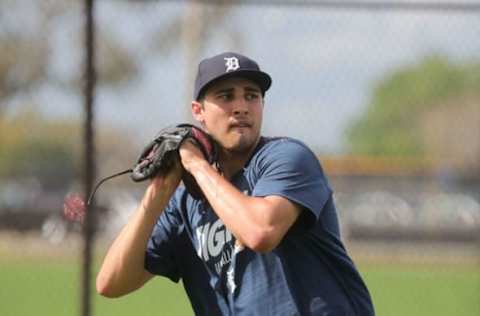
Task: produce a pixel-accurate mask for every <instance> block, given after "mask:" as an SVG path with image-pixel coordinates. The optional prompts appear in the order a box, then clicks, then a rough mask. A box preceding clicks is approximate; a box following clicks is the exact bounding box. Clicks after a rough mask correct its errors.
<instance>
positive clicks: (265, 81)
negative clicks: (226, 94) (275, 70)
mask: <svg viewBox="0 0 480 316" xmlns="http://www.w3.org/2000/svg"><path fill="white" fill-rule="evenodd" d="M233 77H241V78H245V79H248V80H251V81H253V82H255V83H256V84H258V86H259V87H260V89H261V90H262V92H263V93H265V91H267V90H268V89H269V88H270V86H271V85H272V78H271V77H270V75H269V74H267V73H266V72H263V71H260V70H247V69H244V70H238V71H232V72H227V73H225V74H223V75H221V76H219V77H217V78H215V79H213V80H211V81H210V82H209V83H207V84H206V85H205V86H204V87H203V88H202V89H201V90H200V91H198V94H197V95H196V100H198V99H199V97H200V96H201V95H202V94H204V93H205V91H207V89H208V88H210V87H211V86H212V85H213V84H215V83H217V82H219V81H220V80H225V79H228V78H233Z"/></svg>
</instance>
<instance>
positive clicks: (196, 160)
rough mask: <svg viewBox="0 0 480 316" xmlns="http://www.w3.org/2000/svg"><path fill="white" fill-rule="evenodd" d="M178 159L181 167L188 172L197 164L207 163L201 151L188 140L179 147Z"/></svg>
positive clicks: (191, 171)
mask: <svg viewBox="0 0 480 316" xmlns="http://www.w3.org/2000/svg"><path fill="white" fill-rule="evenodd" d="M180 160H181V162H182V165H183V168H185V170H187V171H188V172H189V173H193V170H194V168H195V167H197V166H198V165H199V164H202V163H207V164H208V162H207V160H206V159H205V156H204V155H203V153H202V151H201V150H200V149H199V148H198V146H196V145H195V144H193V143H192V142H191V141H190V140H187V141H186V142H184V143H183V144H182V146H181V147H180Z"/></svg>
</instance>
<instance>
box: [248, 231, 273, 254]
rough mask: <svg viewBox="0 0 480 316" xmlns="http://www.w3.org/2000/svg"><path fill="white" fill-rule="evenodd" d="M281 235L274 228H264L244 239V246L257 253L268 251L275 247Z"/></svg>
mask: <svg viewBox="0 0 480 316" xmlns="http://www.w3.org/2000/svg"><path fill="white" fill-rule="evenodd" d="M281 240H282V236H280V235H279V234H278V233H276V231H275V230H274V229H264V230H259V231H257V232H254V233H252V234H251V235H250V237H249V238H247V239H246V246H247V247H248V248H250V249H251V250H253V251H255V252H258V253H268V252H271V251H272V250H273V249H275V248H276V247H277V246H278V244H279V243H280V241H281Z"/></svg>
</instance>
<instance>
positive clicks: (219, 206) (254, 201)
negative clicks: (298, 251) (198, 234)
mask: <svg viewBox="0 0 480 316" xmlns="http://www.w3.org/2000/svg"><path fill="white" fill-rule="evenodd" d="M180 153H181V156H182V163H183V165H184V167H185V168H186V169H187V170H188V171H189V172H190V173H192V175H193V176H194V177H195V180H196V181H197V183H198V185H199V186H200V188H201V189H202V191H203V193H204V194H205V196H206V197H207V199H208V201H209V203H210V205H211V206H212V208H213V209H214V211H215V213H216V214H217V215H218V217H220V218H221V219H222V221H223V223H224V224H225V225H226V226H227V228H228V229H229V230H230V231H231V232H232V234H233V235H234V236H235V237H236V238H237V240H238V241H240V242H241V243H242V244H244V245H245V246H247V247H249V248H250V249H252V250H254V251H258V252H268V251H271V250H272V249H274V248H275V247H276V246H277V245H278V244H279V243H280V241H281V240H282V239H283V237H284V236H285V234H286V233H287V231H288V229H289V228H290V227H291V226H292V225H293V223H294V222H295V221H296V219H297V218H298V216H299V214H300V212H301V209H300V207H299V206H298V205H296V204H295V203H293V202H291V201H289V200H288V199H286V198H283V197H280V196H267V197H264V198H263V197H250V196H246V195H244V194H243V193H242V192H240V191H239V190H238V189H237V188H235V187H234V186H233V185H232V184H231V183H230V182H228V181H227V180H226V179H225V178H224V177H222V176H221V175H220V174H219V173H218V172H217V171H216V170H215V169H214V168H213V167H212V166H210V165H209V164H208V163H207V162H206V161H205V160H204V159H203V157H202V155H201V153H200V152H199V151H198V150H197V149H196V148H195V147H194V145H192V144H188V143H185V144H184V145H183V146H182V148H181V150H180Z"/></svg>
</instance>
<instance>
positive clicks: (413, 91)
mask: <svg viewBox="0 0 480 316" xmlns="http://www.w3.org/2000/svg"><path fill="white" fill-rule="evenodd" d="M476 91H480V64H466V65H456V64H453V63H451V62H449V61H448V60H447V59H446V58H443V57H441V56H430V57H427V58H425V59H424V60H423V61H422V62H420V63H419V64H418V65H414V66H412V67H408V68H405V69H401V70H398V71H396V72H394V73H393V74H391V75H389V76H387V77H386V78H385V79H383V80H381V81H380V82H379V84H378V85H377V86H376V88H375V89H374V92H373V96H372V100H371V102H370V104H369V105H368V107H367V111H366V112H365V113H364V115H363V116H362V117H361V118H360V119H359V120H358V121H356V122H354V124H352V126H351V127H350V129H349V130H348V131H347V140H348V143H349V145H350V146H351V151H352V152H353V153H355V154H368V155H395V156H398V155H422V154H425V148H424V146H423V144H422V142H421V140H420V138H419V134H420V133H419V131H418V129H419V126H418V124H419V118H420V117H421V116H422V114H423V113H425V111H427V110H429V109H431V108H433V107H438V106H443V105H444V101H445V100H447V99H448V100H451V99H454V98H461V97H462V96H463V95H466V94H469V93H475V92H476ZM450 104H457V103H456V102H450Z"/></svg>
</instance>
